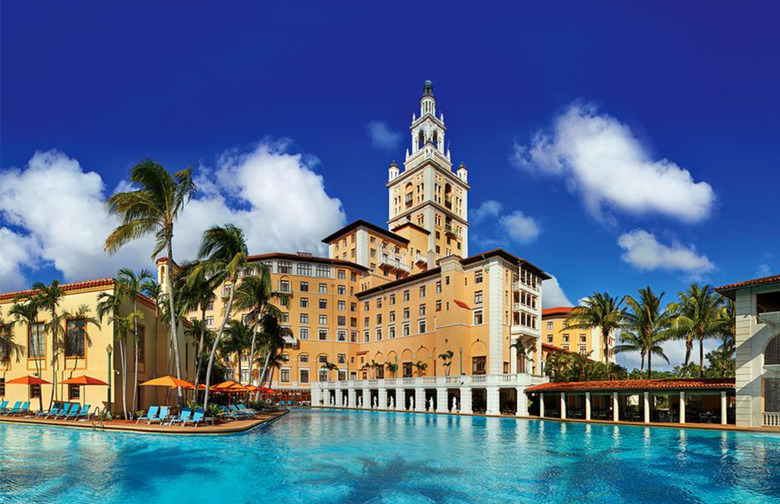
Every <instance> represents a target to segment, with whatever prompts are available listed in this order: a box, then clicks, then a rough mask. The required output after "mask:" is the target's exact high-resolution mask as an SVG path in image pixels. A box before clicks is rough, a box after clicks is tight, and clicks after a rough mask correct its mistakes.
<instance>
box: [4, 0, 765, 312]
mask: <svg viewBox="0 0 780 504" xmlns="http://www.w3.org/2000/svg"><path fill="white" fill-rule="evenodd" d="M226 5H227V4H226ZM226 5H225V6H217V5H215V4H213V3H211V2H186V3H185V2H167V3H165V5H157V4H156V3H145V2H133V3H132V4H128V5H127V6H119V5H113V4H112V3H110V4H108V5H107V4H105V3H100V2H77V3H75V4H63V3H59V2H38V1H36V2H20V1H7V2H3V4H2V16H0V23H1V25H0V28H2V30H1V32H0V42H1V45H0V47H1V53H0V65H1V70H2V71H0V89H1V90H2V93H1V94H0V111H1V113H0V201H1V202H0V241H2V242H3V245H0V248H2V249H4V253H3V254H0V291H5V290H10V289H12V288H17V287H20V286H24V285H27V284H29V283H30V282H31V281H33V280H37V279H42V280H49V279H51V278H64V279H66V280H80V279H87V278H92V277H95V276H105V275H111V271H113V270H115V268H116V266H117V265H119V264H120V263H122V264H124V263H130V264H131V265H133V266H136V267H140V266H143V265H144V264H146V263H148V257H147V256H148V252H147V250H149V248H148V247H147V246H146V245H145V244H143V243H141V244H137V245H134V246H133V247H130V248H129V249H128V251H127V252H125V253H121V254H120V256H119V257H115V258H111V259H110V260H108V259H107V260H102V259H101V256H100V250H99V247H98V246H97V245H98V244H99V243H100V240H102V239H103V237H102V236H99V235H102V234H103V231H104V230H105V229H106V226H107V225H108V222H109V221H108V220H106V219H107V218H106V217H105V216H102V215H99V214H100V205H99V203H100V201H101V200H102V198H104V197H105V196H107V195H109V194H111V192H113V191H114V190H116V189H117V187H120V188H121V187H122V185H121V184H122V180H123V179H124V177H125V176H126V174H127V172H128V170H129V168H130V167H131V166H132V165H133V164H134V162H136V161H138V160H139V159H140V158H142V157H146V156H148V157H152V158H154V159H156V160H157V161H159V162H161V163H163V164H164V165H166V166H167V167H169V168H170V169H179V168H183V167H185V166H190V165H193V166H196V167H197V168H198V172H199V173H200V174H201V177H202V179H201V182H202V183H201V187H202V189H203V191H202V192H201V195H200V198H201V199H202V200H201V201H200V202H199V204H198V205H197V206H195V207H193V210H192V212H191V215H190V216H189V217H187V218H185V222H183V223H182V226H181V227H182V230H181V231H180V233H179V236H178V239H179V240H180V250H181V255H184V256H186V255H189V251H191V250H193V247H194V246H195V244H196V242H197V235H198V233H199V232H200V230H201V229H202V228H204V227H206V226H207V225H210V224H211V223H212V222H211V221H213V220H217V219H222V220H227V219H230V220H235V221H236V222H239V223H241V224H243V225H245V226H246V227H247V228H248V229H249V233H250V235H251V237H250V238H251V239H250V244H251V245H252V247H253V249H254V250H256V251H258V252H259V251H262V250H269V249H283V250H301V249H309V250H312V249H316V247H317V240H318V239H319V238H321V237H323V236H325V235H327V234H328V233H329V232H331V231H332V230H333V228H334V227H335V226H338V225H340V224H342V223H344V222H347V221H351V220H354V219H357V218H363V219H367V220H370V221H372V222H376V223H378V224H380V225H383V224H384V223H385V220H386V216H387V203H386V201H387V199H386V198H387V192H386V189H385V187H384V184H385V182H386V178H387V166H388V164H389V163H390V161H392V160H393V159H396V160H398V161H401V160H402V158H403V151H404V149H405V148H406V146H407V145H406V144H407V138H408V130H407V127H408V125H409V122H410V119H411V114H412V113H413V112H418V110H419V109H418V99H419V96H420V93H421V90H422V82H423V80H425V79H431V80H432V81H433V83H434V93H435V95H436V97H437V100H438V108H439V110H440V111H441V112H444V114H445V120H446V122H447V127H448V142H449V143H450V148H451V150H452V156H453V161H455V162H457V163H459V162H461V161H462V162H464V163H465V164H466V165H467V167H468V168H469V179H470V183H471V186H472V190H471V193H470V207H471V209H472V211H477V209H478V208H480V207H482V205H483V204H485V203H487V205H486V206H484V207H482V210H483V211H482V212H481V213H480V218H477V219H478V221H479V222H477V223H474V224H473V226H472V231H471V232H472V241H471V243H470V247H471V251H472V252H477V251H479V250H482V249H486V248H491V247H493V246H502V247H504V248H506V249H507V250H509V251H511V252H514V253H516V254H518V255H520V256H523V257H526V258H528V259H530V260H532V261H534V262H536V263H538V264H539V265H540V266H541V267H543V268H545V269H546V270H547V271H549V272H550V273H552V274H553V275H555V276H556V277H557V279H558V280H559V282H560V285H561V287H562V289H563V292H564V293H565V296H566V297H567V298H568V299H569V300H570V301H572V302H576V301H577V300H578V299H580V298H582V297H583V296H586V295H588V294H589V293H591V292H593V291H594V290H599V291H609V292H611V293H615V294H627V293H634V292H635V291H636V289H637V288H639V287H641V286H644V285H648V284H649V285H652V286H653V287H654V288H655V289H657V290H658V291H666V292H667V293H668V294H667V295H673V293H675V292H677V291H678V290H680V289H682V288H683V287H685V285H686V284H687V283H688V282H690V281H691V280H692V279H697V280H701V281H706V282H711V283H714V284H722V283H728V282H732V281H739V280H744V279H748V278H754V277H756V276H763V275H767V274H773V273H775V274H776V273H778V272H780V226H778V225H777V222H776V221H777V215H778V188H780V181H779V179H778V160H779V159H780V141H778V132H780V94H779V93H778V92H777V90H778V89H780V65H778V64H777V63H776V62H777V51H778V48H780V34H779V33H778V31H777V29H776V26H775V21H776V20H777V19H778V16H779V15H780V8H778V7H777V5H776V4H774V5H773V4H772V3H771V2H750V3H749V4H748V3H744V2H741V3H737V2H684V3H680V2H652V3H650V2H648V3H647V5H645V6H642V5H638V3H637V2H631V3H629V4H620V3H616V2H601V3H600V2H589V3H588V5H585V4H584V3H582V2H558V3H556V4H555V5H554V6H551V5H550V4H549V2H546V3H541V2H540V3H539V5H536V6H535V5H530V4H525V5H515V4H512V3H509V2H498V3H495V4H492V5H482V4H480V5H479V8H476V4H474V3H473V2H468V3H466V2H463V3H460V2H433V1H431V2H393V3H392V5H391V4H389V3H388V4H387V5H381V6H380V5H370V6H369V5H367V4H366V3H365V2H338V3H335V2H316V3H315V2H311V3H308V2H245V3H242V2H232V3H230V7H227V6H226ZM36 153H38V154H36ZM290 186H292V187H290ZM279 187H287V189H284V190H280V189H279ZM3 284H5V285H3Z"/></svg>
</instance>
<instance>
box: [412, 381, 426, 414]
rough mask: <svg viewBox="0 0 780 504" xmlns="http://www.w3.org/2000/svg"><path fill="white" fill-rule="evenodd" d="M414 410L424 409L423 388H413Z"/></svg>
mask: <svg viewBox="0 0 780 504" xmlns="http://www.w3.org/2000/svg"><path fill="white" fill-rule="evenodd" d="M414 411H425V388H423V387H415V388H414Z"/></svg>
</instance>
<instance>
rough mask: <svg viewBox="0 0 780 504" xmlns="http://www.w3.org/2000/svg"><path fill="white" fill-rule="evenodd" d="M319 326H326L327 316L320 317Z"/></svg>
mask: <svg viewBox="0 0 780 504" xmlns="http://www.w3.org/2000/svg"><path fill="white" fill-rule="evenodd" d="M320 325H328V316H327V315H320Z"/></svg>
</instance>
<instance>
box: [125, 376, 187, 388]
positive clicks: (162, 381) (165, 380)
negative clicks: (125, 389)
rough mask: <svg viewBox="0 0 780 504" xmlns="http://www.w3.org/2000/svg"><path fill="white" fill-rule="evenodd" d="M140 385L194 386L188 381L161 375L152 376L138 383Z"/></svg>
mask: <svg viewBox="0 0 780 504" xmlns="http://www.w3.org/2000/svg"><path fill="white" fill-rule="evenodd" d="M139 386H140V387H168V388H178V387H182V388H188V387H189V388H194V387H195V385H193V384H192V383H190V382H187V381H184V380H179V379H178V378H174V377H173V376H161V377H160V378H152V379H151V380H147V381H145V382H143V383H142V384H140V385H139Z"/></svg>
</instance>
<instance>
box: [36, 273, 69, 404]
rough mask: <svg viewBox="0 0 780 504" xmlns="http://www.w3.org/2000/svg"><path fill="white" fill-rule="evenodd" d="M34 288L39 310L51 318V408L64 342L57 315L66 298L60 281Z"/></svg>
mask: <svg viewBox="0 0 780 504" xmlns="http://www.w3.org/2000/svg"><path fill="white" fill-rule="evenodd" d="M32 288H33V294H32V295H33V296H35V298H36V299H37V305H38V308H39V309H40V310H45V311H48V312H49V316H50V317H51V320H49V322H48V323H47V324H46V330H47V331H49V333H50V334H51V399H50V402H49V406H50V407H51V405H53V404H54V399H55V397H56V390H57V370H58V368H59V361H60V359H59V357H60V354H61V353H62V350H63V344H62V343H63V341H64V330H63V325H62V322H63V321H62V319H61V318H60V316H59V314H58V313H57V309H58V308H59V306H60V302H61V301H62V298H64V297H65V290H64V289H63V288H62V287H61V286H60V282H59V280H53V281H52V283H51V284H50V285H46V284H44V283H43V282H35V283H34V284H33V286H32Z"/></svg>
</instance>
